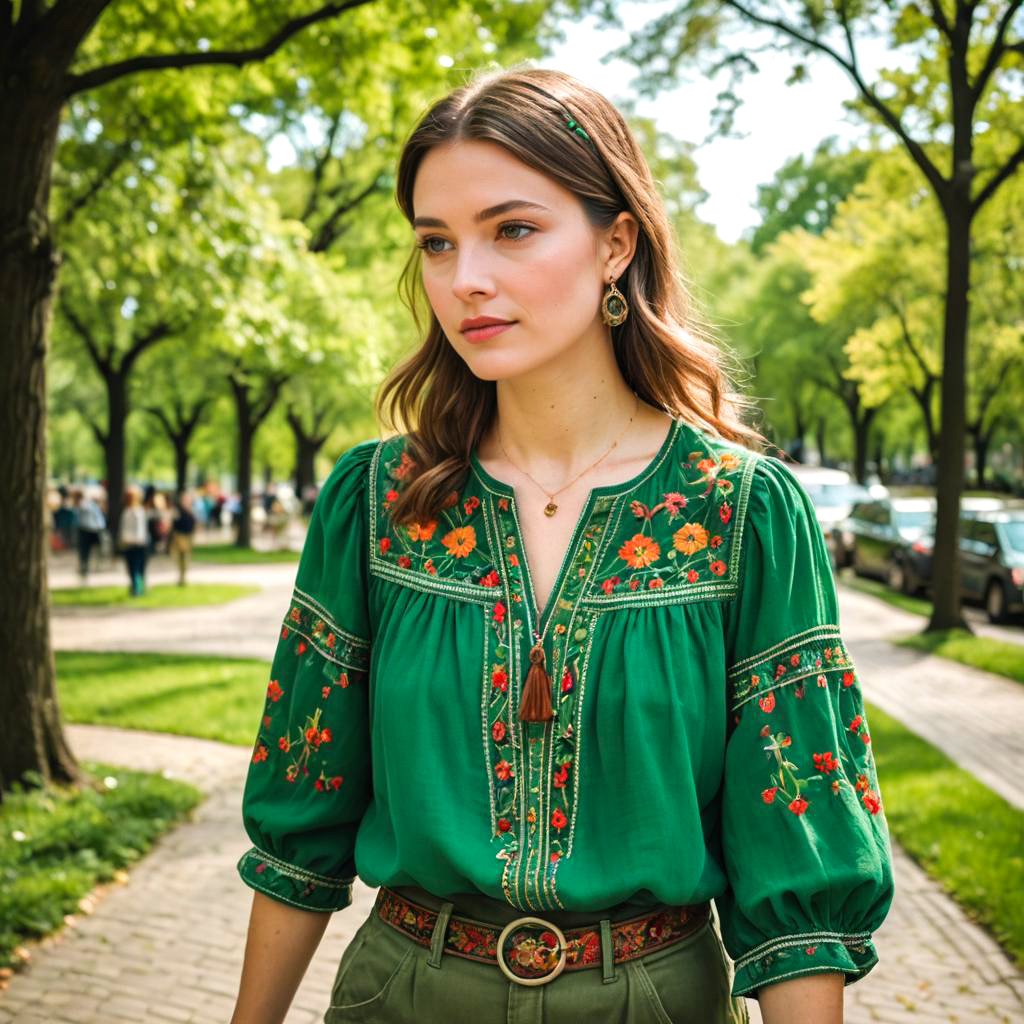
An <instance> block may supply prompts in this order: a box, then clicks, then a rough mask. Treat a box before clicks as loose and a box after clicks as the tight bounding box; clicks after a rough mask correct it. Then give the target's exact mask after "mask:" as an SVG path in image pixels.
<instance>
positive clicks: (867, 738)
mask: <svg viewBox="0 0 1024 1024" xmlns="http://www.w3.org/2000/svg"><path fill="white" fill-rule="evenodd" d="M860 738H861V739H862V740H863V741H864V742H865V743H870V742H871V737H870V736H869V735H868V734H867V733H866V732H862V733H861V734H860Z"/></svg>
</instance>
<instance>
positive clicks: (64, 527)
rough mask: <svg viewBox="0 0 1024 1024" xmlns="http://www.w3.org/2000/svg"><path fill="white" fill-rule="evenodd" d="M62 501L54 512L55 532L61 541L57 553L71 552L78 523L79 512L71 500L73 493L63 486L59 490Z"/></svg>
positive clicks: (56, 548)
mask: <svg viewBox="0 0 1024 1024" xmlns="http://www.w3.org/2000/svg"><path fill="white" fill-rule="evenodd" d="M57 494H58V495H59V496H60V501H59V503H58V505H57V507H56V508H55V509H54V510H53V532H54V534H55V535H56V536H57V538H58V540H59V544H58V545H57V546H56V547H55V549H54V550H56V551H69V550H70V549H71V546H72V544H74V542H75V526H76V524H77V523H78V510H77V509H76V508H75V506H74V502H73V501H72V498H71V491H70V490H69V489H68V488H67V487H65V486H64V484H61V485H60V487H58V488H57Z"/></svg>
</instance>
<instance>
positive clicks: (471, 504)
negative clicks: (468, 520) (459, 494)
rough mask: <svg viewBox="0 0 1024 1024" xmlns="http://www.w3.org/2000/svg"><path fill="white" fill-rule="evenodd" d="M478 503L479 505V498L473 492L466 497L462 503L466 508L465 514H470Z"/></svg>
mask: <svg viewBox="0 0 1024 1024" xmlns="http://www.w3.org/2000/svg"><path fill="white" fill-rule="evenodd" d="M479 505H480V499H479V498H478V497H477V496H476V495H475V494H473V495H471V496H470V497H468V498H467V499H466V500H465V501H464V502H463V503H462V507H463V508H464V509H465V510H466V515H467V516H471V515H472V514H473V510H474V509H476V508H477V507H478V506H479Z"/></svg>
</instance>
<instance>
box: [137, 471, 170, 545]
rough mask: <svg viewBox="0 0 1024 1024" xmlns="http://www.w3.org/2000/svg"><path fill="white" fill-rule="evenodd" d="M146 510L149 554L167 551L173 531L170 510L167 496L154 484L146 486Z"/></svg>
mask: <svg viewBox="0 0 1024 1024" xmlns="http://www.w3.org/2000/svg"><path fill="white" fill-rule="evenodd" d="M142 505H143V508H144V509H145V511H146V525H147V527H148V530H149V541H148V549H149V554H151V555H156V554H159V553H161V552H163V553H166V551H167V543H168V540H169V536H170V532H171V522H170V519H171V517H170V512H169V511H168V508H167V497H166V496H165V495H164V493H163V491H158V490H157V489H156V488H155V487H153V486H152V484H151V485H150V486H149V487H147V488H146V496H145V498H144V499H143V502H142Z"/></svg>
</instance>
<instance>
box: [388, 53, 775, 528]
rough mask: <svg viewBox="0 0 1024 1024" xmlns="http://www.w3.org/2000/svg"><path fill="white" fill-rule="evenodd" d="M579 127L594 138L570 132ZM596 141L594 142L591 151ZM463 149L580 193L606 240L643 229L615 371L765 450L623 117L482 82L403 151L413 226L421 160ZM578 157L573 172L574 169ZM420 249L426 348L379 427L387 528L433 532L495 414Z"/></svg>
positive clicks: (565, 97)
mask: <svg viewBox="0 0 1024 1024" xmlns="http://www.w3.org/2000/svg"><path fill="white" fill-rule="evenodd" d="M569 118H572V119H574V120H575V121H576V122H577V124H579V125H580V126H582V128H583V129H584V130H585V134H582V133H575V132H573V131H570V130H567V127H566V121H567V119H569ZM588 139H589V141H588ZM456 140H476V141H486V142H493V143H495V144H497V145H499V146H502V147H504V149H505V150H507V151H508V152H509V153H510V154H512V156H514V157H516V158H517V159H518V160H520V161H521V162H522V163H524V164H526V165H527V166H529V167H531V168H533V169H534V170H537V171H539V172H541V173H542V174H545V175H547V176H548V177H549V178H551V179H552V180H554V181H555V182H557V183H558V184H559V185H561V186H563V187H564V188H566V189H567V190H568V191H570V192H572V193H573V194H574V195H575V196H576V197H577V198H578V199H579V201H580V203H581V204H582V206H583V209H584V212H585V215H586V217H587V219H588V221H589V222H590V224H591V225H592V226H593V227H594V228H595V229H597V230H604V229H607V228H608V227H610V226H611V224H612V223H613V222H614V221H615V218H616V216H617V215H618V214H619V213H620V212H621V211H623V210H628V211H629V212H630V213H632V214H633V216H634V217H636V219H637V221H638V222H639V225H640V230H639V232H638V235H637V242H636V249H635V252H634V255H633V258H632V260H631V261H630V263H629V266H628V267H627V268H626V270H625V272H624V273H623V275H622V277H621V278H620V279H619V280H618V281H617V283H616V286H617V287H618V288H619V290H620V291H621V292H622V294H623V295H624V296H625V298H626V301H627V302H628V303H629V308H630V312H629V316H628V317H627V318H626V320H625V322H624V323H622V324H621V325H620V326H618V327H611V328H609V329H610V331H611V341H612V346H613V349H614V353H615V359H616V362H617V364H618V367H619V370H620V372H621V373H622V376H623V378H624V379H625V381H626V383H627V384H628V385H629V386H630V387H631V388H632V389H633V390H634V391H635V392H636V393H637V395H638V396H639V397H640V398H641V399H643V400H645V401H646V402H648V403H650V404H651V405H654V406H658V407H661V408H663V409H664V410H665V411H666V412H667V413H669V414H670V415H672V416H674V417H676V418H682V419H685V420H687V421H689V422H691V423H694V424H696V425H697V426H699V427H701V428H702V429H704V430H706V431H708V432H710V433H712V434H714V435H716V436H718V437H721V438H723V439H725V440H729V441H733V442H736V443H739V444H742V445H744V446H746V447H749V448H754V449H761V448H762V447H763V446H764V445H765V444H766V440H765V438H764V437H763V435H762V434H760V433H759V432H758V431H757V430H756V429H753V428H752V427H750V426H747V425H745V424H744V423H743V422H742V420H741V415H742V413H744V412H745V411H747V410H753V408H754V406H753V403H751V402H750V401H749V400H748V399H747V398H746V397H745V396H743V395H741V394H739V393H737V392H734V391H732V390H730V380H729V377H728V376H727V374H726V370H725V363H726V362H727V361H729V362H732V363H733V365H734V366H736V367H737V368H738V367H739V361H738V360H737V359H736V357H735V354H734V353H733V352H732V351H731V350H730V349H728V347H727V346H725V345H724V344H723V343H722V342H721V341H719V340H718V339H717V338H716V337H715V336H714V334H713V333H712V330H711V328H710V326H709V325H708V323H707V321H706V320H704V319H703V318H702V316H701V315H700V313H699V312H698V311H697V310H696V309H695V304H694V301H693V298H692V296H691V294H690V291H689V288H688V287H687V282H686V280H685V277H684V275H683V273H682V271H681V269H680V263H681V261H680V259H679V257H678V253H677V247H676V242H675V238H674V235H673V233H672V228H671V226H670V221H669V219H668V215H667V214H666V212H665V206H664V203H663V201H662V198H661V196H660V194H659V193H658V190H657V187H656V185H655V182H654V179H653V177H652V175H651V171H650V168H649V167H648V165H647V161H646V159H645V158H644V155H643V152H642V151H641V150H640V147H639V146H638V145H637V142H636V139H635V138H634V136H633V134H632V132H631V131H630V129H629V127H628V126H627V124H626V122H625V121H624V120H623V118H622V115H621V114H620V113H619V111H618V110H617V109H616V108H615V107H614V106H613V104H612V103H610V102H609V101H608V100H607V99H606V98H605V97H604V96H602V95H601V93H599V92H597V91H596V90H594V89H591V88H590V87H589V86H587V85H585V84H583V83H582V82H580V81H578V80H577V79H575V78H573V77H572V76H570V75H567V74H565V73H563V72H561V71H555V70H551V69H545V68H536V67H533V66H530V65H529V63H528V62H527V64H526V66H523V65H517V66H515V67H513V68H511V69H500V70H487V71H483V72H480V73H478V74H476V75H475V76H474V77H473V78H471V79H470V81H468V82H467V83H466V84H464V85H462V86H459V87H458V88H456V89H454V90H453V91H452V92H450V93H449V94H448V95H447V96H445V97H444V98H443V99H441V100H439V101H437V102H436V103H434V104H433V105H432V106H431V107H430V108H429V109H428V110H427V112H426V113H425V114H424V115H423V117H422V118H421V119H420V121H419V123H418V124H417V125H416V127H415V128H414V129H413V131H412V133H411V134H410V136H409V138H408V139H407V140H406V143H405V145H404V147H403V148H402V152H401V156H400V158H399V163H398V174H397V180H396V187H395V192H396V200H397V203H398V205H399V207H400V208H401V210H402V213H403V214H404V215H405V217H406V219H407V220H408V221H409V223H410V225H411V224H412V222H413V219H414V216H415V214H414V212H413V202H412V195H413V185H414V183H415V180H416V173H417V171H418V169H419V166H420V163H421V161H422V160H423V158H424V156H425V155H426V154H427V153H428V152H429V151H430V150H431V149H433V148H434V147H435V146H440V145H443V144H445V143H449V142H453V141H456ZM567 147H572V153H573V159H566V148H567ZM420 260H421V254H420V250H419V249H418V248H414V249H413V251H412V254H411V255H410V257H409V259H408V261H407V262H406V265H405V268H404V269H403V271H402V275H401V278H400V280H399V293H400V295H401V296H402V299H403V302H404V304H405V305H406V306H407V308H408V309H409V310H410V312H411V313H412V316H413V320H414V321H415V323H416V326H417V329H418V330H419V331H421V332H422V330H423V326H424V323H423V320H422V319H421V310H422V309H423V307H426V310H427V311H429V312H427V317H428V321H427V323H426V334H425V337H424V339H423V341H422V344H421V345H420V347H419V349H417V351H415V352H414V353H413V354H412V355H411V356H409V357H408V358H407V359H406V360H405V361H404V362H401V363H400V364H398V365H397V366H396V367H395V368H394V369H393V370H392V371H391V373H390V374H389V375H388V376H387V378H386V379H385V380H384V381H383V383H382V384H381V387H380V390H379V392H378V394H377V397H376V400H375V404H376V411H377V415H378V418H379V419H380V421H381V422H382V423H385V424H387V425H388V426H390V427H391V428H392V429H396V430H397V429H398V428H397V426H396V425H397V424H398V423H399V422H401V424H402V427H403V428H404V431H405V433H406V451H407V452H408V455H409V457H410V459H411V460H412V464H411V465H410V466H409V467H408V469H409V472H408V475H407V476H406V478H405V479H406V486H405V487H404V488H403V489H402V491H401V492H400V493H399V496H398V498H397V499H396V500H395V502H394V504H393V506H392V508H391V515H392V517H393V519H394V521H395V522H398V523H413V522H426V521H428V520H429V519H431V518H433V517H435V516H436V515H437V513H438V510H439V509H441V508H444V507H447V506H448V505H450V504H452V502H453V500H454V497H453V492H457V491H458V490H459V488H460V487H461V485H462V484H463V483H464V481H465V475H466V473H467V472H468V469H469V465H470V461H469V456H470V452H471V451H472V449H473V447H474V446H475V445H476V443H477V441H478V440H479V439H480V438H481V437H482V436H483V435H484V434H485V432H486V431H487V430H488V428H489V427H490V425H491V422H492V420H493V418H494V416H495V414H496V410H497V399H496V390H495V382H494V381H484V380H481V379H480V378H478V377H476V376H475V375H474V374H473V373H472V372H471V371H470V369H469V368H468V366H467V365H466V363H465V362H464V361H463V360H462V358H461V357H460V356H459V355H458V353H457V352H456V351H455V349H454V348H453V347H452V346H451V344H450V343H449V342H448V339H447V338H446V337H445V334H444V332H443V330H442V328H441V325H440V323H439V321H438V319H437V317H436V316H435V315H434V313H433V310H431V309H430V307H429V302H427V301H426V294H425V291H424V290H423V285H422V280H421V277H420Z"/></svg>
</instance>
